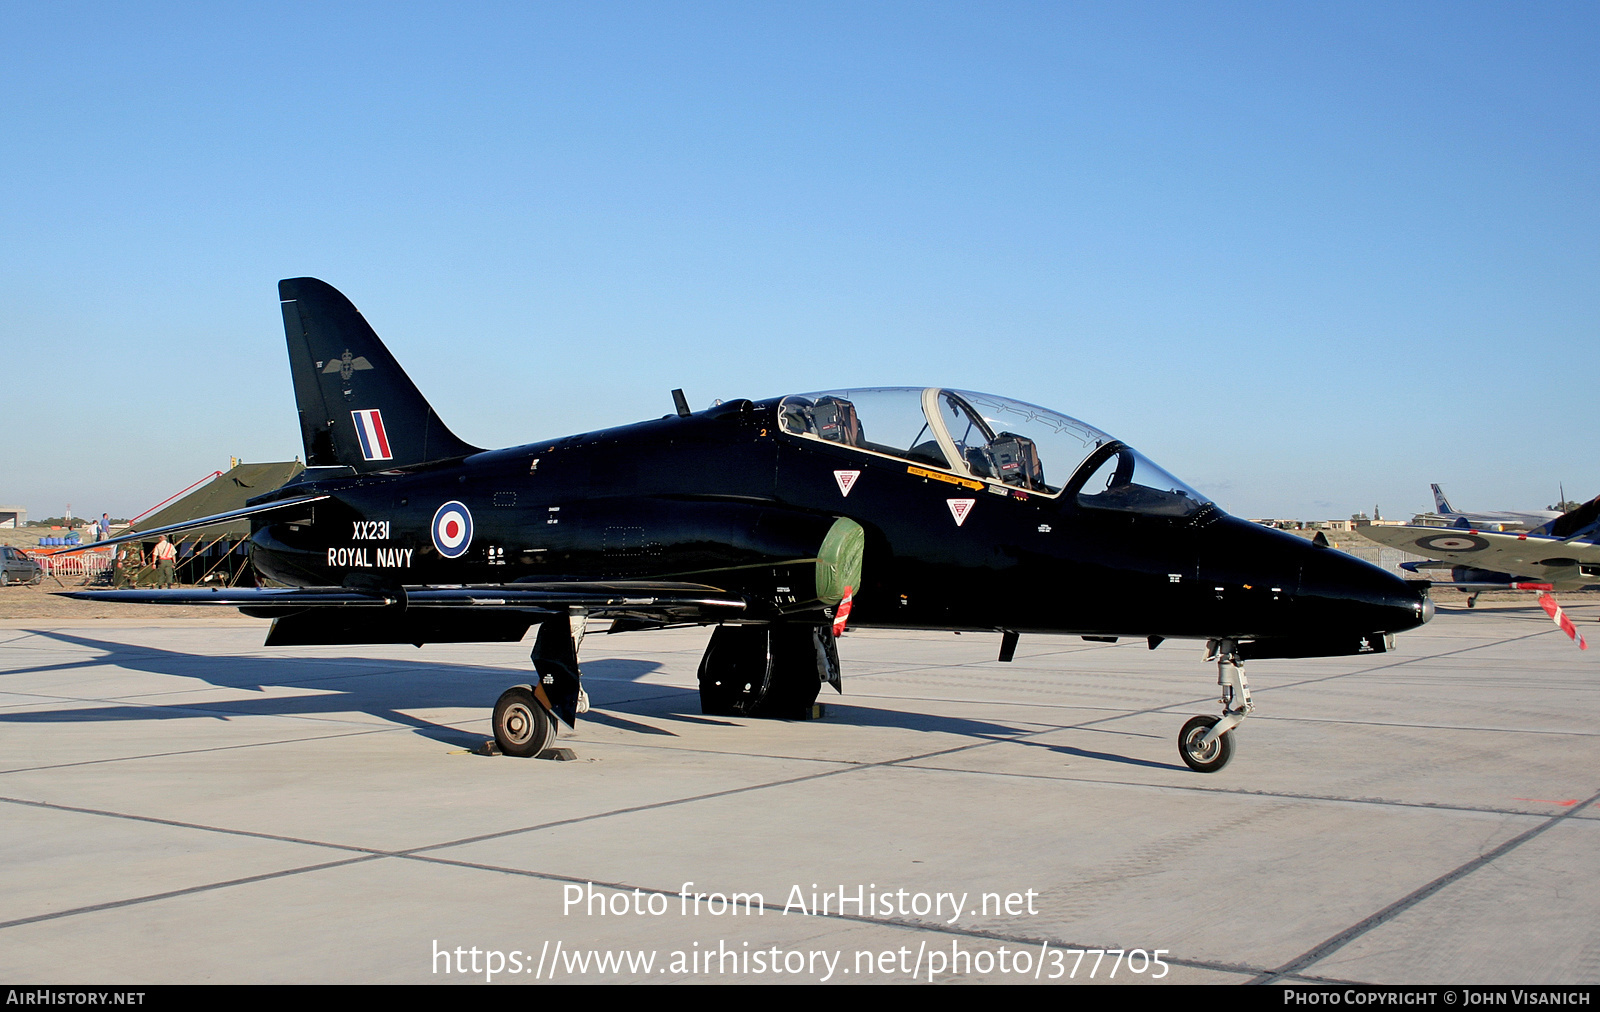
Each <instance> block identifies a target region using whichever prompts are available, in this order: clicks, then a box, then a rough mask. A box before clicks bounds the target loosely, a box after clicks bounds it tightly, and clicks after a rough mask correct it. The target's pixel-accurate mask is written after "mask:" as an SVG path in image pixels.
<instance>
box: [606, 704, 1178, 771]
mask: <svg viewBox="0 0 1600 1012" xmlns="http://www.w3.org/2000/svg"><path fill="white" fill-rule="evenodd" d="M659 688H661V689H662V690H663V691H662V692H661V694H659V695H654V696H652V697H651V698H649V699H636V700H630V701H628V702H626V703H621V704H615V703H613V704H607V703H606V702H604V701H600V702H599V703H598V705H601V706H606V707H607V708H608V709H610V710H611V711H613V712H612V713H610V714H601V715H598V718H597V715H596V714H594V713H593V712H591V713H590V714H589V717H588V719H596V720H597V722H599V723H606V724H608V725H610V726H615V727H625V728H628V729H638V730H642V731H646V732H649V733H656V734H661V733H670V732H662V731H661V730H659V729H656V728H652V727H650V726H649V725H643V724H637V723H635V722H634V721H630V720H627V719H626V718H623V717H618V716H616V712H617V711H621V712H625V713H632V714H636V715H638V716H648V717H651V718H653V719H658V720H673V721H685V722H689V723H697V724H707V723H714V724H727V725H731V726H738V725H739V724H740V723H749V722H750V721H748V720H744V719H742V718H737V719H732V720H730V719H725V718H715V717H703V716H700V715H699V714H695V713H689V712H685V711H688V710H697V709H699V705H700V702H699V698H700V697H699V694H698V693H697V692H695V691H694V690H693V689H677V688H673V687H670V686H659ZM839 698H840V697H836V696H834V695H833V693H832V690H830V689H824V690H823V695H822V696H820V697H819V698H818V702H820V703H822V704H823V705H824V706H825V707H826V709H827V715H826V716H825V717H824V720H825V721H826V722H827V723H829V724H843V725H847V726H850V727H860V728H896V729H901V730H907V731H924V732H930V733H939V734H948V735H954V736H958V737H962V738H978V739H987V740H990V741H997V742H998V741H1006V740H1008V739H1013V738H1015V737H1016V736H1017V735H1019V734H1024V733H1027V732H1029V731H1033V730H1037V725H1033V724H1027V725H1023V726H1013V725H1009V724H997V723H994V722H992V721H984V720H974V719H972V718H969V717H952V716H947V715H942V714H932V713H917V712H915V711H907V710H885V709H879V708H876V707H869V706H856V705H851V704H849V703H843V702H840V701H839ZM1080 730H1086V731H1090V732H1093V731H1097V730H1099V729H1096V728H1089V729H1080ZM1108 733H1110V732H1108ZM1119 733H1120V732H1119ZM1136 737H1141V738H1145V737H1152V736H1150V735H1136ZM1015 744H1018V745H1024V746H1027V747H1029V748H1042V749H1046V750H1049V751H1051V752H1056V753H1059V754H1061V755H1064V756H1074V757H1077V758H1081V759H1094V760H1098V761H1102V762H1113V763H1126V764H1129V765H1133V766H1144V767H1148V768H1151V769H1163V770H1178V771H1180V772H1181V771H1182V770H1184V769H1185V767H1183V766H1180V765H1177V764H1174V763H1164V762H1152V761H1150V760H1148V759H1139V758H1135V757H1133V756H1125V755H1118V754H1116V753H1114V752H1099V751H1092V750H1090V749H1084V748H1076V747H1074V746H1071V745H1058V744H1051V743H1048V742H1041V741H1029V740H1023V741H1018V742H1015Z"/></svg>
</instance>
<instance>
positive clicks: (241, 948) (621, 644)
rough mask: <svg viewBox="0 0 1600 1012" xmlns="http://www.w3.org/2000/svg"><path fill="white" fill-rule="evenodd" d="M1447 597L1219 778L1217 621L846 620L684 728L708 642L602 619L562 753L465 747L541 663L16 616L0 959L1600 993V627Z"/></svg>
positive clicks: (67, 978)
mask: <svg viewBox="0 0 1600 1012" xmlns="http://www.w3.org/2000/svg"><path fill="white" fill-rule="evenodd" d="M1442 604H1443V607H1442V608H1441V611H1440V613H1439V616H1438V618H1436V619H1435V620H1434V621H1433V622H1432V623H1431V624H1430V625H1428V626H1426V627H1424V628H1423V629H1421V630H1418V631H1416V632H1412V633H1408V634H1404V635H1402V636H1401V637H1400V638H1399V644H1398V648H1397V650H1396V652H1394V653H1389V654H1383V655H1368V656H1358V657H1348V658H1327V659H1315V660H1296V661H1258V662H1256V663H1254V664H1252V665H1251V666H1250V669H1249V677H1250V682H1251V688H1252V690H1253V692H1254V694H1255V700H1256V705H1257V712H1256V715H1255V716H1253V717H1251V718H1250V719H1249V720H1247V721H1246V722H1245V724H1244V725H1243V727H1242V728H1240V729H1239V731H1237V732H1236V741H1237V746H1238V747H1237V750H1236V752H1235V756H1234V759H1233V762H1232V764H1231V765H1229V766H1228V767H1227V768H1226V769H1224V770H1222V771H1221V772H1219V773H1216V774H1211V775H1205V774H1198V773H1194V772H1191V771H1190V770H1188V769H1187V768H1186V767H1184V766H1183V765H1182V763H1181V762H1180V761H1179V759H1178V755H1177V749H1176V745H1175V738H1176V735H1177V731H1178V728H1179V726H1180V725H1181V724H1182V723H1183V721H1184V720H1185V719H1186V718H1187V717H1188V716H1189V715H1191V714H1195V713H1210V712H1215V711H1216V710H1217V709H1218V707H1217V704H1216V702H1215V698H1214V696H1213V695H1212V693H1213V692H1214V687H1213V683H1214V681H1215V677H1216V672H1215V666H1214V665H1208V664H1204V663H1202V661H1201V659H1200V657H1201V650H1200V646H1199V645H1198V644H1194V643H1179V642H1168V643H1166V644H1164V645H1163V646H1162V647H1161V648H1160V649H1159V650H1156V651H1154V652H1151V651H1149V650H1147V649H1146V646H1145V644H1144V643H1143V642H1126V641H1124V642H1122V643H1118V644H1114V645H1113V644H1103V643H1088V642H1083V641H1080V640H1077V639H1069V638H1064V637H1060V638H1049V637H1038V636H1035V637H1029V636H1024V637H1023V638H1022V642H1021V646H1020V647H1019V649H1018V651H1017V656H1016V660H1015V662H1014V663H1011V664H999V663H997V662H996V661H995V659H994V658H995V655H996V652H997V649H998V646H999V636H998V635H990V636H979V635H972V634H968V635H964V636H959V637H958V636H954V635H951V634H948V633H937V634H936V633H890V632H884V631H873V630H865V631H852V632H851V633H850V634H849V635H848V636H846V637H845V638H844V639H843V640H842V641H841V644H840V653H841V655H842V657H843V660H844V665H845V669H844V670H845V682H844V686H845V690H846V693H847V694H846V695H844V696H842V697H839V696H835V695H834V694H833V692H832V690H831V689H828V688H826V687H825V688H824V690H823V691H824V697H823V700H824V702H825V703H826V704H827V713H826V716H825V717H824V718H823V719H821V720H817V721H807V722H780V721H746V720H733V719H726V718H712V717H705V716H702V715H701V714H700V713H699V706H698V700H697V697H696V694H695V692H694V680H695V669H696V666H697V663H698V660H699V656H700V653H701V651H702V649H703V647H704V644H705V641H706V638H707V636H708V631H707V630H704V629H689V630H673V631H666V632H655V633H629V634H625V635H619V636H614V637H612V636H606V635H603V634H599V633H597V632H596V633H591V635H590V636H589V637H588V638H587V639H586V640H585V642H584V644H583V661H584V670H585V678H586V684H587V686H588V689H589V692H590V694H591V696H592V698H593V702H594V707H595V709H594V711H593V712H591V713H590V714H589V715H588V717H587V719H585V720H582V721H580V724H579V727H578V730H577V731H576V733H568V732H566V731H563V734H562V737H561V739H560V741H559V743H558V744H560V745H563V746H566V747H570V748H572V749H573V750H574V751H575V752H576V755H577V760H576V761H572V762H549V761H540V760H529V759H512V758H507V757H501V756H481V755H475V754H472V753H470V752H469V751H468V749H470V748H471V747H472V746H475V745H478V744H479V743H481V742H482V741H483V739H484V738H485V737H486V736H488V734H489V720H488V715H489V708H490V706H492V704H493V703H494V700H495V698H496V696H497V695H498V694H499V693H500V691H501V690H502V689H504V688H505V687H507V686H509V685H513V684H516V683H518V682H525V681H528V680H529V678H530V673H531V669H530V665H529V663H528V659H527V652H528V646H527V645H519V644H486V645H446V646H428V647H424V648H422V649H415V648H411V647H387V646H376V647H338V648H332V647H327V648H322V647H306V648H275V649H267V648H264V647H262V646H261V640H262V636H263V634H264V632H265V624H264V623H261V622H256V621H252V620H249V619H243V618H232V617H230V618H226V619H212V620H171V619H158V618H153V617H152V618H149V619H109V620H100V621H81V620H80V621H75V622H61V621H53V620H25V619H15V620H8V621H6V622H4V623H0V848H3V851H0V852H3V854H4V856H5V859H4V861H3V862H0V979H4V980H8V981H13V982H18V983H21V982H27V983H30V984H62V985H65V984H95V983H110V984H138V983H187V982H211V983H250V982H283V983H315V982H391V983H395V982H398V983H410V982H433V983H467V982H483V981H484V980H486V979H492V981H493V982H495V983H530V984H537V983H546V982H549V981H550V980H551V979H552V978H553V979H555V980H556V981H558V982H593V983H612V982H629V981H654V982H669V981H720V982H738V983H766V982H770V983H794V982H812V981H822V980H828V981H833V982H845V983H863V982H903V981H908V980H912V979H917V980H933V981H991V982H1022V981H1033V980H1038V981H1040V982H1055V983H1061V984H1070V983H1079V984H1081V983H1089V982H1091V980H1092V981H1093V982H1095V983H1105V982H1114V983H1133V984H1145V985H1149V986H1160V985H1161V984H1163V983H1185V982H1186V983H1218V984H1229V983H1267V982H1279V981H1341V982H1343V981H1353V982H1371V983H1405V984H1512V983H1545V984H1567V983H1591V984H1592V983H1594V982H1596V981H1600V890H1597V889H1596V880H1597V873H1600V804H1597V803H1596V802H1597V800H1600V721H1597V719H1596V718H1597V717H1600V677H1597V676H1600V672H1597V665H1600V643H1597V646H1596V648H1595V649H1592V650H1589V651H1587V652H1580V651H1578V650H1577V649H1576V648H1575V647H1574V646H1573V644H1571V643H1570V642H1569V641H1568V640H1567V639H1566V637H1565V636H1563V635H1562V634H1561V633H1560V632H1559V630H1557V629H1556V628H1555V627H1554V626H1553V625H1552V624H1551V623H1550V621H1549V620H1548V619H1547V618H1546V616H1545V615H1544V613H1543V612H1542V611H1540V610H1539V609H1538V608H1537V607H1534V606H1533V605H1532V602H1531V601H1527V602H1525V603H1523V604H1520V605H1519V604H1512V605H1496V606H1493V607H1490V608H1487V609H1480V610H1477V611H1474V612H1467V611H1465V610H1464V609H1461V608H1460V606H1459V603H1457V602H1454V601H1448V600H1446V601H1443V602H1442ZM1597 612H1600V608H1597V607H1596V606H1595V605H1588V604H1585V605H1580V606H1578V607H1575V608H1572V609H1570V613H1571V614H1572V615H1573V617H1574V618H1576V619H1577V621H1578V625H1579V628H1580V629H1581V630H1583V631H1585V632H1586V633H1600V628H1597V627H1596V623H1595V619H1596V614H1597ZM1594 638H1595V639H1597V640H1600V636H1596V637H1594ZM685 883H692V884H690V885H685ZM591 884H592V885H591ZM696 894H703V895H702V896H701V897H700V898H699V899H698V900H696V898H695V897H696ZM754 894H759V898H756V897H755V896H754ZM841 894H842V897H843V900H844V902H843V904H842V906H841V902H840V900H841ZM985 906H987V909H984V908H985ZM824 907H825V909H824ZM1099 949H1106V950H1112V954H1110V955H1105V956H1103V957H1097V956H1096V955H1095V954H1094V953H1093V952H1092V951H1091V952H1090V953H1089V955H1087V956H1083V957H1080V956H1078V955H1077V954H1075V952H1074V951H1073V950H1099ZM1119 949H1120V950H1127V951H1125V952H1124V953H1123V954H1122V955H1121V958H1120V959H1118V957H1117V955H1116V953H1115V950H1119ZM474 950H476V952H474ZM1135 950H1139V951H1135ZM1158 950H1159V955H1158V954H1157V952H1158ZM1097 958H1098V966H1096V965H1095V964H1096V961H1097ZM647 959H648V960H649V962H648V963H646V962H645V961H646V960H647ZM1114 961H1116V962H1115V965H1113V964H1114ZM1113 974H1114V976H1113Z"/></svg>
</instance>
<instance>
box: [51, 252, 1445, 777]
mask: <svg viewBox="0 0 1600 1012" xmlns="http://www.w3.org/2000/svg"><path fill="white" fill-rule="evenodd" d="M279 296H280V300H281V302H282V309H283V320H284V328H285V332H286V334H287V338H288V346H289V361H290V368H291V372H292V375H293V378H294V390H295V398H296V400H297V402H298V406H299V411H300V427H301V435H302V438H303V440H304V444H305V453H306V462H307V467H306V470H305V471H304V472H303V473H302V474H301V475H300V476H299V477H298V478H297V479H296V480H295V481H293V482H291V483H289V484H287V485H285V486H283V487H282V488H279V489H277V490H275V491H272V492H269V493H267V494H265V495H262V496H259V497H257V498H255V499H252V500H250V502H249V505H248V506H247V507H246V508H245V509H242V510H236V511H233V512H231V513H228V514H223V515H219V516H214V517H206V518H201V519H199V520H195V521H191V522H187V523H184V524H180V525H174V526H173V527H170V528H165V530H167V531H169V532H170V531H176V530H180V529H194V528H198V527H202V526H205V525H206V524H214V523H216V522H217V521H219V520H231V519H235V518H238V517H243V516H248V517H250V519H251V524H252V530H253V533H252V536H251V547H250V551H251V557H252V559H253V561H254V563H255V565H256V568H257V569H258V570H259V571H260V572H261V573H263V574H265V575H266V576H268V577H270V578H271V579H272V580H273V581H275V582H278V583H281V584H283V585H284V586H283V587H281V588H271V587H262V588H246V589H238V590H169V591H153V590H143V591H97V592H86V593H80V594H78V595H76V596H80V597H90V598H97V599H110V600H120V601H137V602H145V603H183V604H196V603H203V604H217V605H230V606H236V607H239V608H241V609H242V610H243V611H245V612H246V613H248V614H251V615H257V616H265V617H270V618H272V619H273V623H272V627H271V630H270V632H269V633H268V634H267V640H266V642H267V644H268V645H274V644H312V643H316V644H330V643H416V644H418V645H421V644H422V643H438V642H468V641H497V640H498V641H516V640H520V639H521V638H522V637H523V636H524V635H525V634H526V633H527V631H528V629H529V628H530V627H531V626H533V625H537V626H538V627H539V631H538V633H537V636H536V639H535V644H534V648H533V663H534V667H535V668H536V669H537V671H538V679H537V680H536V682H535V683H533V684H530V685H521V686H514V687H512V688H510V689H508V690H507V691H506V692H505V693H504V694H503V695H502V696H501V697H500V700H499V701H498V702H497V703H496V705H495V709H494V731H495V737H496V739H497V741H498V742H499V745H500V747H501V749H502V750H503V751H505V752H507V753H509V754H512V755H524V756H526V755H537V754H539V752H540V751H542V750H543V749H545V748H546V747H547V746H548V745H549V744H550V743H551V742H552V741H553V739H554V736H555V732H556V727H555V723H554V721H553V720H552V719H551V718H552V715H553V716H554V717H555V718H557V719H559V720H561V721H562V722H564V723H566V724H568V725H569V726H571V725H572V724H573V723H574V721H575V720H576V719H577V715H578V713H579V712H581V711H582V709H583V708H584V701H585V697H584V695H583V691H582V685H581V675H580V671H579V666H578V650H579V645H580V642H581V640H582V636H583V629H584V623H585V621H586V620H587V619H589V618H599V619H610V620H611V622H612V625H611V630H612V631H613V632H622V631H627V630H634V629H643V628H654V627H661V626H667V625H678V624H692V623H699V624H715V625H716V629H715V630H714V631H713V633H712V635H711V639H710V643H709V644H708V645H707V647H706V651H705V655H704V657H703V658H702V660H701V662H700V668H699V684H700V698H701V703H702V707H703V708H704V710H705V711H706V712H707V713H714V714H723V715H738V716H749V717H762V716H769V717H800V716H805V715H806V714H808V713H809V712H810V709H811V706H812V703H813V702H814V700H815V699H816V696H817V692H818V690H819V687H820V686H821V685H822V684H823V683H824V682H826V683H829V684H831V685H833V686H834V688H835V689H841V676H840V670H839V656H838V652H837V650H836V648H835V641H834V640H835V636H836V634H837V633H838V632H839V631H841V630H842V629H843V627H844V624H845V622H846V621H850V622H853V623H855V624H857V625H861V626H887V627H899V628H919V629H951V630H989V631H996V632H999V633H1001V634H1002V639H1001V647H1000V660H1002V661H1005V660H1010V659H1011V656H1012V654H1013V652H1014V651H1015V649H1016V644H1017V637H1018V634H1019V633H1024V632H1026V633H1068V634H1074V635H1080V636H1085V637H1089V638H1094V639H1109V638H1115V637H1122V636H1136V637H1142V638H1147V639H1148V642H1149V644H1150V646H1151V647H1152V648H1154V647H1155V646H1156V645H1157V644H1159V643H1160V642H1162V641H1163V640H1164V639H1168V638H1173V637H1186V638H1192V639H1201V640H1206V641H1207V643H1208V653H1209V656H1208V658H1207V659H1208V660H1212V659H1214V660H1216V661H1217V665H1218V682H1219V684H1220V685H1221V686H1222V699H1221V703H1222V713H1221V714H1220V715H1217V716H1211V715H1206V716H1197V717H1194V718H1193V719H1191V720H1190V721H1189V722H1188V723H1186V724H1185V725H1184V726H1183V729H1182V731H1181V733H1180V735H1179V751H1180V753H1181V754H1182V756H1183V758H1184V761H1185V762H1187V763H1188V764H1189V765H1190V766H1191V767H1193V768H1195V769H1197V770H1202V771H1211V770H1215V769H1219V768H1221V767H1222V766H1223V765H1224V764H1225V763H1226V762H1227V761H1228V759H1229V756H1230V755H1231V752H1232V733H1231V732H1232V730H1233V728H1234V727H1236V726H1237V725H1238V724H1239V722H1240V721H1242V720H1243V719H1244V717H1245V715H1246V714H1247V713H1249V712H1250V710H1251V709H1252V704H1251V700H1250V693H1249V687H1248V684H1247V682H1246V680H1245V677H1244V668H1243V664H1244V661H1245V660H1247V659H1250V658H1268V657H1314V656H1333V655H1344V654H1357V653H1368V652H1382V651H1383V650H1385V649H1387V647H1388V645H1389V643H1390V640H1391V635H1392V634H1393V633H1395V632H1398V631H1401V630H1405V629H1410V628H1413V627H1415V626H1418V625H1420V624H1422V623H1423V622H1425V621H1427V620H1428V618H1430V617H1431V615H1432V602H1431V601H1430V600H1429V599H1428V598H1427V595H1426V584H1425V583H1422V582H1421V581H1418V582H1417V583H1416V584H1408V583H1407V582H1406V581H1404V580H1401V579H1399V578H1397V577H1395V576H1393V575H1391V574H1389V573H1385V572H1384V571H1382V570H1380V569H1378V568H1376V567H1374V566H1370V565H1368V564H1367V563H1364V562H1361V561H1359V560H1357V559H1354V558H1352V557H1350V556H1348V555H1345V554H1343V553H1340V552H1337V551H1333V550H1331V549H1328V548H1325V547H1321V546H1316V545H1313V544H1311V543H1309V542H1306V541H1304V540H1302V539H1299V538H1296V537H1294V536H1292V535H1289V534H1285V533H1282V532H1280V531H1275V530H1271V529H1267V528H1264V527H1261V526H1258V525H1256V524H1252V523H1249V522H1247V521H1244V520H1240V519H1237V518H1235V517H1231V516H1229V515H1228V514H1226V513H1225V512H1223V511H1222V510H1221V509H1219V508H1218V507H1217V506H1216V505H1215V504H1213V503H1212V502H1210V501H1209V500H1208V499H1207V498H1206V497H1205V496H1203V495H1201V494H1200V493H1198V492H1196V491H1195V490H1193V489H1191V488H1189V487H1188V486H1186V485H1185V484H1184V483H1183V482H1181V481H1179V480H1178V479H1176V478H1174V477H1173V476H1171V475H1170V474H1168V473H1167V472H1165V471H1163V470H1162V469H1161V468H1159V467H1157V466H1156V465H1154V464H1153V463H1151V462H1150V461H1149V460H1148V459H1146V458H1145V457H1144V456H1142V455H1141V454H1140V453H1138V452H1137V451H1136V450H1134V449H1133V448H1131V447H1129V446H1127V445H1126V444H1124V443H1122V442H1120V441H1118V440H1116V439H1114V438H1112V437H1111V436H1109V435H1107V434H1106V433H1104V432H1101V431H1099V430H1098V429H1095V428H1093V427H1091V426H1089V425H1085V424H1084V423H1082V422H1079V421H1077V420H1076V419H1073V418H1069V417H1067V416H1065V415H1062V414H1058V413H1056V412H1054V411H1050V410H1047V409H1044V408H1040V407H1036V406H1033V405H1030V404H1024V403H1021V402H1019V401H1014V400H1010V399H1007V398H1003V397H994V396H991V395H987V394H978V393H972V392H968V391H960V390H951V389H941V388H926V389H922V388H916V389H892V388H887V389H886V388H878V389H861V390H834V391H829V392H824V393H813V394H806V395H791V396H787V397H780V398H773V399H770V400H764V401H749V400H734V401H729V402H727V403H722V404H718V405H717V406H715V407H712V408H710V409H709V410H706V411H700V412H691V411H690V410H689V408H688V406H687V404H686V403H685V401H684V399H683V396H682V394H681V392H677V391H674V396H675V400H676V402H677V408H678V410H677V412H676V414H673V415H668V416H666V417H663V418H661V419H657V420H653V421H646V422H640V423H638V424H635V425H628V426H623V427H620V428H615V429H607V430H604V431H600V432H590V433H585V434H582V435H575V436H565V437H561V438H557V439H546V440H539V441H537V442H533V443H527V444H524V445H521V446H514V447H510V448H508V449H502V450H483V449H480V448H479V447H476V446H471V445H469V444H467V443H465V442H463V441H462V440H461V439H459V438H457V437H456V436H455V435H454V434H453V433H451V431H450V430H449V429H448V428H447V427H446V426H445V425H444V423H443V422H442V421H440V419H439V417H438V415H437V414H435V413H434V411H433V409H432V408H431V407H430V406H429V405H428V403H427V401H426V400H424V399H423V397H422V395H421V393H420V392H419V391H418V390H417V388H416V387H415V386H414V385H413V384H412V382H411V380H410V379H409V378H407V376H406V374H405V373H404V371H402V370H401V368H400V366H399V364H398V363H396V362H395V360H394V358H393V356H392V355H390V354H389V351H388V349H387V348H385V347H384V345H383V343H382V342H381V341H379V339H378V337H377V335H376V334H375V333H374V332H373V330H372V328H371V327H369V326H368V325H367V322H366V320H365V319H364V318H363V317H362V316H361V314H360V313H359V312H358V311H357V310H356V308H355V307H354V306H353V305H351V304H350V302H349V301H348V300H347V299H345V297H344V296H343V295H341V294H340V293H339V292H337V291H335V290H334V289H333V288H332V287H330V286H329V285H327V284H325V283H324V282H321V281H318V280H315V279H313V278H297V279H293V280H287V281H283V282H280V283H279ZM161 532H162V531H161V530H150V531H144V532H140V533H139V534H137V535H129V539H132V538H150V537H154V536H156V535H158V534H160V533H161ZM102 544H104V542H102Z"/></svg>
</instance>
